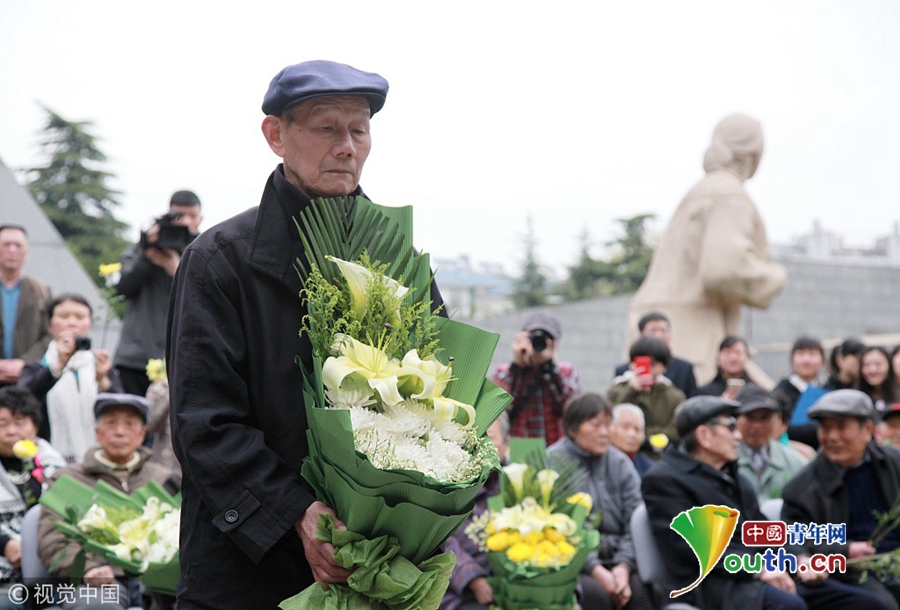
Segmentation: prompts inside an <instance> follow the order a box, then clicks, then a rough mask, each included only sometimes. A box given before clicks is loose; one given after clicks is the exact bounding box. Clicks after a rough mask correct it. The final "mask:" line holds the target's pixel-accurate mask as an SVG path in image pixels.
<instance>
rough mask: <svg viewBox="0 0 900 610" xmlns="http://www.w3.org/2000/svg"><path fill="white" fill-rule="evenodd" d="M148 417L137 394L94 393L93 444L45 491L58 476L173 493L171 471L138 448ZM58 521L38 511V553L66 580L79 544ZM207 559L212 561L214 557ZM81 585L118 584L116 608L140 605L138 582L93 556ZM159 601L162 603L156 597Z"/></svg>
mask: <svg viewBox="0 0 900 610" xmlns="http://www.w3.org/2000/svg"><path fill="white" fill-rule="evenodd" d="M148 414H149V406H148V405H147V401H146V400H145V399H144V398H142V397H140V396H134V395H132V394H108V393H101V394H99V395H98V396H97V401H96V403H95V405H94V416H95V421H96V425H95V429H94V430H95V434H96V446H94V447H92V448H90V449H89V450H88V451H87V452H86V454H85V455H84V456H83V457H84V459H83V460H82V462H81V463H79V464H70V465H69V466H66V467H65V468H62V469H60V470H58V471H57V472H56V473H55V474H54V475H53V477H52V479H51V481H50V490H52V488H53V484H54V483H55V482H56V481H58V480H59V479H60V478H61V477H63V476H68V477H71V478H72V479H75V480H76V481H78V482H79V483H83V484H84V485H86V486H88V487H94V486H95V485H96V484H97V482H98V481H104V482H105V483H108V484H109V485H111V486H113V487H114V488H115V489H117V490H119V491H121V492H123V493H126V494H130V493H131V492H133V491H134V490H136V489H138V488H139V487H141V486H143V485H146V484H147V483H148V482H149V481H151V480H154V481H156V482H157V483H159V484H161V485H163V487H165V488H166V490H167V491H168V492H169V493H176V492H177V491H178V489H177V485H176V484H175V483H174V481H173V478H172V473H171V472H170V471H169V470H167V469H166V468H164V467H162V466H160V465H158V464H153V463H151V462H149V458H150V451H149V450H148V449H146V448H145V447H143V446H142V443H143V442H144V437H145V436H146V434H147V417H148ZM48 493H50V491H49V490H48ZM61 520H63V517H62V516H61V515H59V514H57V513H55V512H54V511H52V510H50V509H48V508H47V507H46V506H44V507H43V509H42V510H41V518H40V521H39V523H38V537H39V542H38V555H39V556H40V559H41V562H42V563H43V564H44V567H45V568H46V569H47V571H48V572H50V574H51V575H52V576H55V577H58V578H69V577H70V576H71V574H72V572H73V571H74V570H75V569H76V565H77V564H76V557H78V555H79V551H80V550H81V545H80V544H79V543H78V542H75V541H71V540H69V539H67V537H66V535H65V534H64V533H63V532H62V531H60V530H59V529H57V527H56V522H57V521H61ZM61 553H62V554H61ZM210 560H211V561H212V562H213V563H216V562H215V560H214V559H212V558H211V559H210ZM83 583H84V584H85V585H88V586H94V587H99V586H101V585H114V584H117V585H119V586H118V587H117V591H118V599H119V606H118V607H120V608H127V607H130V606H134V605H140V604H141V599H140V589H139V583H138V581H137V579H135V578H130V577H125V576H124V573H123V572H122V570H121V568H113V567H112V566H110V565H109V564H107V563H106V561H105V559H104V558H102V557H100V556H98V555H93V554H87V555H86V557H85V564H84V575H83ZM89 600H90V597H89V596H88V595H76V596H75V603H74V604H72V605H67V602H65V601H64V600H57V603H59V604H60V605H61V606H62V607H64V608H82V607H86V603H87V601H89ZM158 601H159V602H162V600H161V599H160V600H158ZM83 604H84V605H83ZM103 607H104V608H106V607H109V608H112V609H115V608H116V607H117V606H115V605H111V604H110V605H104V606H103ZM156 607H158V606H156Z"/></svg>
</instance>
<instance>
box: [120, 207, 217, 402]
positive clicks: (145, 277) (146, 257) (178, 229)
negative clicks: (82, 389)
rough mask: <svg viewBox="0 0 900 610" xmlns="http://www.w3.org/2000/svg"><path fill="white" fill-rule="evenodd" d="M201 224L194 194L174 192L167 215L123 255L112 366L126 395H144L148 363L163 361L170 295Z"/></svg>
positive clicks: (147, 383) (146, 385)
mask: <svg viewBox="0 0 900 610" xmlns="http://www.w3.org/2000/svg"><path fill="white" fill-rule="evenodd" d="M202 220H203V215H202V214H201V213H200V199H199V198H198V197H197V195H196V194H194V193H193V192H191V191H176V192H175V193H174V194H173V195H172V198H171V200H170V201H169V212H168V213H167V214H164V215H163V216H161V217H159V218H157V219H156V220H155V221H154V223H153V225H152V226H151V227H150V228H148V229H147V230H146V231H145V232H143V233H141V239H140V241H139V242H138V243H137V244H135V245H133V246H131V247H130V248H129V249H128V250H126V251H125V254H123V255H122V258H121V260H120V262H121V263H122V270H121V279H120V280H119V283H118V284H117V285H116V292H117V293H118V294H120V295H122V296H123V297H125V320H124V321H123V323H122V336H121V338H120V339H119V348H118V349H117V350H116V357H115V366H116V369H117V370H118V371H119V375H120V376H121V378H122V383H123V385H124V386H125V391H126V392H127V393H129V394H136V395H138V396H146V394H147V388H148V387H149V386H150V380H149V379H148V378H147V361H148V360H150V359H151V358H165V357H166V324H167V318H168V311H169V292H170V291H171V290H172V282H173V278H174V277H175V272H176V271H177V270H178V264H179V263H180V262H181V253H182V252H184V249H185V248H186V247H187V246H188V244H190V243H191V241H193V239H194V238H195V237H196V236H197V235H198V230H199V228H200V222H201V221H202Z"/></svg>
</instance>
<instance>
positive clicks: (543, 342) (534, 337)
mask: <svg viewBox="0 0 900 610" xmlns="http://www.w3.org/2000/svg"><path fill="white" fill-rule="evenodd" d="M528 338H529V339H530V340H531V348H532V349H533V350H534V351H535V352H542V351H544V350H545V349H547V341H548V340H549V339H552V338H553V337H551V336H550V333H548V332H547V331H546V330H541V329H540V328H538V329H535V330H533V331H531V332H530V333H528Z"/></svg>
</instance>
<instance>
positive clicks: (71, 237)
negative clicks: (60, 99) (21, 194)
mask: <svg viewBox="0 0 900 610" xmlns="http://www.w3.org/2000/svg"><path fill="white" fill-rule="evenodd" d="M43 108H44V111H45V112H46V113H47V123H46V125H45V127H44V130H43V132H42V139H41V141H40V147H41V150H42V152H43V153H44V155H45V156H46V158H47V163H46V165H44V166H40V167H32V168H28V169H27V170H25V171H26V181H27V184H28V190H29V191H31V195H32V197H34V199H35V201H37V202H38V204H40V206H41V208H42V209H43V210H44V213H45V214H46V215H47V217H48V218H49V219H50V221H51V222H52V223H53V225H54V226H55V227H56V230H57V231H59V232H60V234H61V235H62V236H63V239H65V240H66V245H67V246H68V247H69V249H70V250H71V251H72V253H73V254H75V256H76V258H78V261H79V262H80V263H81V265H82V267H84V269H85V271H87V274H88V275H89V276H90V277H91V278H93V279H94V281H95V282H96V283H97V285H98V286H99V285H101V283H102V280H101V279H100V277H99V276H98V268H99V266H100V264H101V263H111V262H115V261H117V260H119V256H120V255H121V254H122V251H123V250H124V249H125V247H126V246H127V245H128V240H126V239H125V238H124V237H123V236H122V235H123V233H124V231H125V230H126V229H127V228H128V225H127V224H126V223H124V222H122V221H120V220H118V219H117V218H116V217H115V215H114V211H115V209H116V208H117V207H118V206H119V205H120V204H119V201H118V200H117V199H116V198H117V196H118V195H120V194H121V193H119V192H118V191H115V190H113V189H112V188H110V187H109V186H108V182H109V180H111V179H112V178H114V176H113V174H111V173H109V172H106V171H103V170H102V169H100V166H101V165H102V164H103V163H104V162H105V161H106V155H104V154H103V153H102V152H101V151H100V149H99V148H98V147H97V142H96V139H95V138H94V136H93V135H91V133H90V132H89V130H90V128H91V127H92V126H93V123H92V122H90V121H80V122H73V121H67V120H65V119H63V118H62V117H61V116H60V115H58V114H56V113H55V112H53V111H52V110H50V109H49V108H47V107H43Z"/></svg>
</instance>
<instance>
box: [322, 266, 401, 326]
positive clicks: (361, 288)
mask: <svg viewBox="0 0 900 610" xmlns="http://www.w3.org/2000/svg"><path fill="white" fill-rule="evenodd" d="M325 258H327V259H328V260H330V261H331V262H333V263H335V264H336V265H337V266H338V267H339V268H340V270H341V275H343V276H344V279H346V280H347V284H348V285H349V286H350V300H351V301H352V303H351V307H352V308H353V311H354V312H356V315H357V316H358V317H359V318H362V317H363V316H364V315H365V314H366V310H368V308H369V283H370V282H372V281H374V279H375V278H374V275H373V274H372V272H371V271H369V270H368V269H366V268H365V267H363V266H362V265H358V264H356V263H351V262H349V261H345V260H342V259H340V258H337V257H334V256H326V257H325ZM382 281H383V282H384V283H385V284H386V285H387V286H388V288H390V293H391V294H392V296H393V297H394V298H395V299H396V307H395V308H394V311H393V312H392V313H391V317H392V318H396V317H397V316H399V314H400V300H401V299H402V298H403V297H404V296H405V295H406V293H407V292H409V288H407V287H406V286H404V285H403V284H401V283H400V282H398V281H397V280H395V279H393V278H389V277H387V276H382ZM385 304H386V305H387V303H385Z"/></svg>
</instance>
